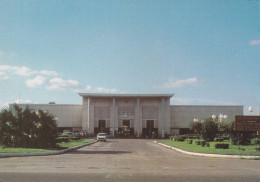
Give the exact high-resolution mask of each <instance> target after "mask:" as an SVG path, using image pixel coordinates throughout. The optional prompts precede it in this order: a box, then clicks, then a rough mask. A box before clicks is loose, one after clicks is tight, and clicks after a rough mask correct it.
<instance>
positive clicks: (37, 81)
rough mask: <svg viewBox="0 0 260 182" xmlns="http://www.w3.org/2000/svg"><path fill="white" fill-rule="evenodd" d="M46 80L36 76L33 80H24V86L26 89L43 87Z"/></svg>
mask: <svg viewBox="0 0 260 182" xmlns="http://www.w3.org/2000/svg"><path fill="white" fill-rule="evenodd" d="M46 80H47V78H46V77H44V76H40V75H38V76H36V77H35V78H33V79H28V80H26V82H25V84H26V85H27V86H28V87H36V86H40V85H43V84H44V83H45V82H46Z"/></svg>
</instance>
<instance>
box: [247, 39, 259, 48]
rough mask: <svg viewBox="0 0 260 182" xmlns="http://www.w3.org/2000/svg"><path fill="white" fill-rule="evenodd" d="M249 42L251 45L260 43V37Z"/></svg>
mask: <svg viewBox="0 0 260 182" xmlns="http://www.w3.org/2000/svg"><path fill="white" fill-rule="evenodd" d="M249 44H250V45H253V46H254V45H259V44H260V39H258V40H251V41H250V42H249Z"/></svg>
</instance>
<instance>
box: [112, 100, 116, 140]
mask: <svg viewBox="0 0 260 182" xmlns="http://www.w3.org/2000/svg"><path fill="white" fill-rule="evenodd" d="M115 112H116V99H115V97H113V117H112V120H113V121H112V122H113V136H115V122H116V121H115V119H116V117H115V116H116V113H115Z"/></svg>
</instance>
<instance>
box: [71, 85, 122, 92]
mask: <svg viewBox="0 0 260 182" xmlns="http://www.w3.org/2000/svg"><path fill="white" fill-rule="evenodd" d="M73 91H74V92H77V93H83V92H100V93H119V92H120V90H118V89H115V88H104V87H96V88H95V87H94V88H93V87H92V86H90V85H86V86H85V87H83V88H76V89H73Z"/></svg>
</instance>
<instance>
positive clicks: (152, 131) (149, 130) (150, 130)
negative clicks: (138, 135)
mask: <svg viewBox="0 0 260 182" xmlns="http://www.w3.org/2000/svg"><path fill="white" fill-rule="evenodd" d="M143 136H145V137H148V138H155V137H157V136H158V128H155V127H154V120H147V121H146V128H143Z"/></svg>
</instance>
